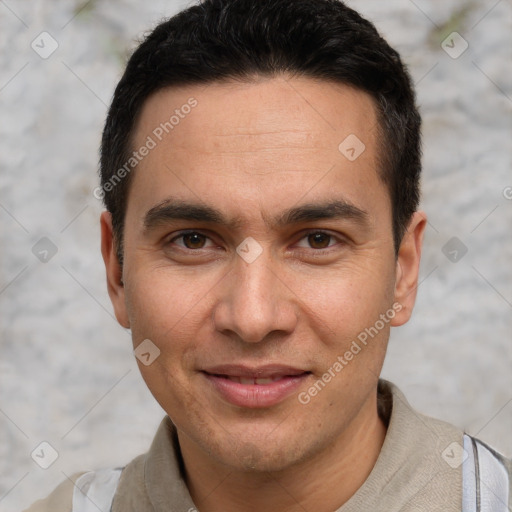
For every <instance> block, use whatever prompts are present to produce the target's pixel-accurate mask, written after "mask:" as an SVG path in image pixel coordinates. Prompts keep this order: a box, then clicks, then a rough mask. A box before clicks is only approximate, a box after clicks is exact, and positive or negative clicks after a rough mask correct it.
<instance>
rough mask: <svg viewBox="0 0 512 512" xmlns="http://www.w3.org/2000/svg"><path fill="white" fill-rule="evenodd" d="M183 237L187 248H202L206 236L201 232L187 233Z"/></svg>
mask: <svg viewBox="0 0 512 512" xmlns="http://www.w3.org/2000/svg"><path fill="white" fill-rule="evenodd" d="M182 238H183V243H184V244H185V246H186V247H187V249H202V248H203V246H204V244H205V238H206V237H205V236H204V235H201V233H187V234H185V235H183V237H182Z"/></svg>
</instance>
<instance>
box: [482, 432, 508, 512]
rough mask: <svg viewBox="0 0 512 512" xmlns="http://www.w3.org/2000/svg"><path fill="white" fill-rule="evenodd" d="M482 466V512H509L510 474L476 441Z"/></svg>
mask: <svg viewBox="0 0 512 512" xmlns="http://www.w3.org/2000/svg"><path fill="white" fill-rule="evenodd" d="M476 446H477V451H478V461H479V466H480V503H481V507H482V512H487V511H492V512H508V510H509V508H508V498H509V497H508V492H509V484H508V472H507V470H506V469H505V467H504V466H503V464H501V462H499V461H498V459H497V458H496V457H495V456H494V455H493V453H492V452H490V451H489V450H488V449H487V448H486V447H485V446H484V445H482V444H481V443H479V442H478V441H476Z"/></svg>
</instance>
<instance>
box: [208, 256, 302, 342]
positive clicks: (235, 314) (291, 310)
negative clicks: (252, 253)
mask: <svg viewBox="0 0 512 512" xmlns="http://www.w3.org/2000/svg"><path fill="white" fill-rule="evenodd" d="M233 265H234V267H233V269H232V271H231V272H229V274H228V275H227V276H226V278H225V279H223V280H222V283H221V284H220V290H219V293H220V297H219V300H218V302H217V303H216V306H215V308H214V311H213V321H214V325H215V328H216V329H217V331H218V332H222V333H223V334H225V335H227V336H231V337H234V336H236V337H237V338H239V339H240V340H242V341H243V342H245V343H259V342H262V341H264V340H265V339H268V337H269V335H270V334H271V333H274V334H275V333H276V332H280V334H281V335H283V333H286V334H290V333H292V332H293V330H294V329H295V326H296V323H297V318H298V314H297V310H298V308H297V297H296V296H295V294H294V293H293V291H291V289H290V288H289V287H288V286H287V285H286V278H285V276H284V275H281V276H280V275H279V266H278V265H276V264H275V262H273V261H272V257H271V255H269V252H268V250H264V251H263V253H262V254H261V255H260V256H259V257H258V258H257V259H256V260H255V261H253V262H251V263H247V262H246V261H244V259H243V258H241V257H240V256H238V255H236V256H235V262H234V263H233ZM281 274H282V272H281Z"/></svg>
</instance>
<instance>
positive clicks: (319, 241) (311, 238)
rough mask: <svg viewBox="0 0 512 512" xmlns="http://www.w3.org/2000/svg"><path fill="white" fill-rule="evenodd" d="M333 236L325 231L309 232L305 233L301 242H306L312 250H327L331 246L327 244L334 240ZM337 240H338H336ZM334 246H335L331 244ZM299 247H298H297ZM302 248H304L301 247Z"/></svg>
mask: <svg viewBox="0 0 512 512" xmlns="http://www.w3.org/2000/svg"><path fill="white" fill-rule="evenodd" d="M334 238H335V237H334V235H331V234H330V233H326V232H325V231H318V230H315V231H309V232H308V233H306V234H305V235H304V236H303V237H302V238H301V240H307V243H308V244H309V246H310V248H312V249H318V250H321V249H328V248H329V247H332V245H329V242H330V241H332V239H334ZM338 240H339V239H338ZM333 245H335V244H333ZM299 247H300V246H299ZM302 247H304V246H302Z"/></svg>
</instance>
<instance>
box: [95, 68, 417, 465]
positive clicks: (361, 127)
mask: <svg viewBox="0 0 512 512" xmlns="http://www.w3.org/2000/svg"><path fill="white" fill-rule="evenodd" d="M191 97H193V98H194V99H195V100H196V101H197V104H196V105H195V106H194V107H193V108H182V106H183V105H186V104H191V102H190V101H189V99H190V98H191ZM176 109H178V110H179V113H180V115H179V122H177V123H176V119H174V120H173V127H172V128H171V129H170V128H169V125H167V131H168V133H166V132H165V130H162V128H161V123H165V122H166V121H168V120H169V119H170V117H171V115H173V114H174V113H175V110H176ZM186 112H188V113H186ZM174 123H175V124H174ZM158 127H160V130H158ZM155 130H156V131H155ZM155 134H158V136H157V135H155ZM148 136H150V137H151V138H152V140H153V141H154V142H155V143H156V146H155V147H152V148H151V149H150V150H149V152H148V154H147V155H146V156H145V157H144V158H143V159H142V160H141V162H140V163H139V164H138V166H137V168H136V170H135V171H134V175H133V181H132V183H131V185H130V187H131V188H130V192H129V197H128V205H127V211H126V218H125V231H124V268H123V281H124V286H121V285H118V284H116V283H114V284H112V283H111V288H110V290H109V291H110V293H111V297H112V300H113V303H114V307H115V310H116V315H117V318H118V319H119V321H120V322H121V323H122V324H123V325H125V326H126V327H130V328H131V330H132V335H133V343H134V347H137V346H138V345H139V344H140V343H141V342H142V341H143V340H151V344H154V345H155V346H156V347H158V349H159V350H160V354H159V356H158V357H157V358H156V359H155V360H154V361H153V362H152V363H151V364H149V365H147V366H146V365H144V364H142V363H140V362H139V367H140V370H141V373H142V375H143V377H144V379H145V381H146V383H147V385H148V387H149V389H150V390H151V392H152V393H153V395H154V396H155V398H156V399H157V400H158V402H159V403H160V404H161V406H162V407H163V408H164V409H165V411H166V412H167V413H168V414H169V416H170V417H171V419H172V420H173V422H174V423H175V424H176V425H177V427H178V431H179V433H180V442H183V443H184V444H188V445H189V446H193V447H195V449H198V450H201V449H202V450H204V452H205V453H208V454H209V455H210V456H211V457H213V458H214V459H216V460H218V461H220V462H222V463H225V464H227V465H228V466H231V467H234V468H239V469H244V468H245V469H248V468H251V469H256V470H279V469H284V468H286V467H289V466H290V465H292V464H294V463H296V462H298V461H301V460H306V459H308V458H312V457H313V456H314V455H315V454H317V453H319V452H320V451H321V450H322V449H325V448H326V447H327V446H328V445H329V444H330V443H332V442H333V441H334V440H335V439H339V438H340V436H341V437H342V436H348V435H349V433H350V432H352V433H353V432H354V431H355V430H357V428H358V425H359V426H360V425H362V424H363V423H364V420H365V418H368V417H370V416H371V415H375V407H376V406H375V388H376V383H377V380H378V376H379V373H380V370H381V367H382V363H383V359H384V354H385V349H386V344H387V340H388V336H389V328H390V326H391V325H399V324H400V323H403V322H405V321H406V320H407V318H408V315H409V314H410V309H411V307H412V303H411V304H409V303H407V304H405V302H404V300H405V297H402V296H399V295H400V294H399V293H397V286H398V285H397V280H399V279H400V278H401V276H402V275H403V272H402V269H401V268H400V258H399V260H398V262H397V260H396V259H395V255H394V249H393V236H392V228H391V222H392V218H391V204H390V199H389V193H388V190H387V188H386V186H385V185H384V184H383V183H382V181H381V180H380V178H379V176H378V155H377V142H378V141H377V120H376V113H375V108H374V105H373V103H372V100H371V99H370V97H369V96H367V95H366V94H365V93H363V92H361V91H357V90H354V89H352V88H349V87H346V86H343V85H339V84H337V85H334V84H330V83H327V82H318V81H313V80H310V79H296V78H294V79H290V80H288V81H287V80H285V79H284V78H274V79H262V80H261V81H258V82H257V83H251V84H240V83H233V82H231V83H224V84H210V85H208V86H187V87H183V88H172V89H166V90H162V91H160V92H158V93H157V94H155V95H153V96H152V97H150V98H149V99H148V100H147V102H146V103H145V105H144V108H143V110H142V114H141V117H140V118H139V120H138V124H137V127H136V132H135V137H134V142H133V148H134V149H135V150H137V149H138V148H140V147H141V146H144V145H148ZM347 137H350V138H349V139H347V142H346V143H345V145H343V144H342V147H341V149H339V146H340V143H342V142H343V141H344V140H345V139H346V138H347ZM355 137H357V139H356V138H355ZM159 138H161V140H159ZM361 142H362V143H363V144H364V151H362V153H361V154H359V155H358V153H359V152H360V151H361V150H362V149H363V146H362V145H361ZM149 146H153V144H151V143H149ZM354 156H356V158H354ZM178 202H180V203H181V206H183V205H184V204H185V203H187V204H190V205H192V204H193V205H196V206H198V207H207V208H210V209H215V210H217V211H218V212H219V213H220V214H221V216H222V217H223V219H222V221H221V222H219V219H209V220H208V219H205V218H203V217H202V214H203V212H199V211H197V210H196V218H195V219H193V218H192V219H190V218H188V219H184V218H179V217H180V215H177V214H179V213H181V214H183V213H187V212H189V211H188V210H187V209H186V208H181V209H175V208H174V209H173V208H172V206H173V205H176V204H178ZM335 202H337V203H338V208H334V207H333V206H332V205H333V204H334V203H335ZM328 205H331V206H328ZM164 206H167V208H163V207H164ZM326 206H327V208H326V210H325V211H324V210H323V209H324V208H325V207H326ZM306 207H307V208H308V209H311V208H312V207H313V210H312V211H310V212H309V215H300V212H301V209H302V210H304V209H305V208H306ZM291 210H297V212H295V213H297V215H286V214H287V213H289V211H291ZM315 210H316V211H315ZM322 211H324V213H322ZM325 212H327V214H326V213H325ZM189 213H190V212H189ZM333 213H334V214H335V215H333ZM197 214H199V215H197ZM106 218H107V217H105V218H104V219H103V221H104V224H105V226H106V225H107V221H106V220H105V219H106ZM235 220H236V222H235ZM224 221H226V223H224ZM105 226H104V227H105ZM187 233H188V234H187ZM183 235H185V236H183ZM249 237H250V238H251V240H250V241H247V239H248V238H249ZM237 248H238V252H237ZM259 251H261V254H259V255H258V253H259ZM255 256H257V257H256V258H255V259H254V257H255ZM405 263H406V264H407V261H405ZM404 266H405V267H406V266H407V265H404ZM107 268H108V267H107ZM397 270H398V272H397ZM110 274H111V275H110V279H111V281H115V280H116V279H115V276H114V274H113V273H112V272H111V273H110ZM398 288H400V287H399V286H398ZM402 295H404V294H403V293H402ZM413 296H414V294H412V297H413ZM402 299H404V300H402ZM396 300H399V301H400V300H402V302H403V303H404V309H403V310H402V312H400V313H397V312H396V311H393V307H392V305H393V303H394V302H395V301H396ZM410 300H412V298H411V299H407V301H410ZM395 306H396V305H395ZM405 306H407V307H405ZM401 307H402V306H400V308H401ZM400 308H399V309H400ZM395 310H396V308H395ZM390 311H393V313H396V314H391V313H390ZM381 315H384V316H385V321H383V317H382V316H381ZM379 320H380V321H379ZM382 324H383V326H382ZM370 328H372V329H370ZM365 329H370V331H365ZM375 331H377V332H375ZM363 332H366V334H367V339H366V343H365V344H363V343H362V342H361V341H360V340H361V339H362V338H364V335H361V333H363ZM369 332H371V333H372V335H371V336H370V335H369V334H368V333H369ZM358 336H359V338H358ZM354 341H355V342H356V344H357V346H359V349H360V350H359V351H358V350H357V348H355V345H354V344H353V342H354ZM146 343H147V342H146ZM151 344H150V345H148V346H149V347H153V345H151ZM152 350H153V349H152ZM152 350H150V351H149V352H150V353H151V356H150V358H151V359H152V357H153V356H154V353H155V354H156V353H157V351H156V350H155V352H154V353H153V352H152ZM347 352H352V354H353V357H350V356H348V357H346V356H345V354H346V353H347ZM145 357H146V359H148V356H145ZM339 357H341V359H342V360H343V361H344V363H341V362H340V359H339ZM336 362H338V363H339V365H341V369H340V366H339V365H336ZM329 369H331V371H330V375H331V378H330V379H328V378H324V379H323V380H322V376H323V375H324V374H325V373H326V372H328V371H329ZM256 377H260V378H261V379H263V380H259V379H258V380H256V381H255V380H254V378H256ZM319 380H322V382H323V385H321V384H318V382H317V381H319ZM326 381H328V382H326ZM315 383H317V384H316V390H317V392H315V391H314V390H312V389H313V388H315ZM191 449H192V448H191Z"/></svg>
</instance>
